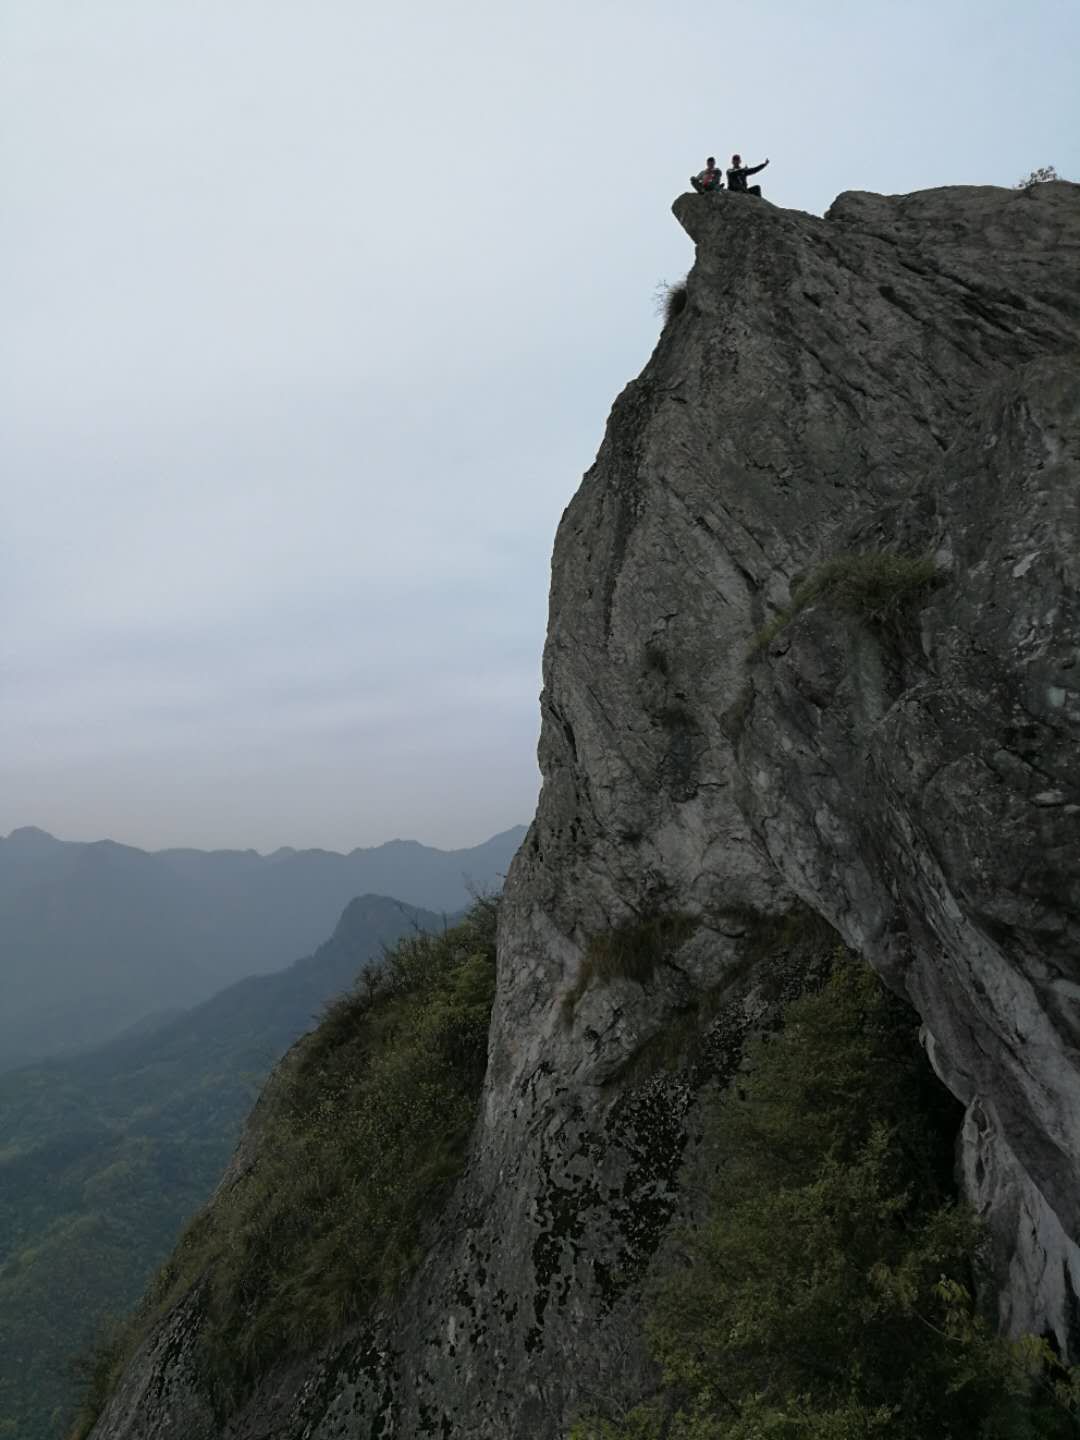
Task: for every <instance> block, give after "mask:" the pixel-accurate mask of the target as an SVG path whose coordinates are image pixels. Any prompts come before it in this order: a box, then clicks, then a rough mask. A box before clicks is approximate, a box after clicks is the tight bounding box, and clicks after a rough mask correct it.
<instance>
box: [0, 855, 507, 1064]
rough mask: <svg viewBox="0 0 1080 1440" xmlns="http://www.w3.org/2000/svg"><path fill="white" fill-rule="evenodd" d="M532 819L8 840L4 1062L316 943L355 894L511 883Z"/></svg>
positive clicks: (77, 1039) (429, 905)
mask: <svg viewBox="0 0 1080 1440" xmlns="http://www.w3.org/2000/svg"><path fill="white" fill-rule="evenodd" d="M523 834H524V829H523V828H522V827H517V828H515V829H512V830H508V831H505V832H504V833H503V834H500V835H496V836H494V837H493V838H492V839H491V840H488V841H486V842H485V843H484V844H483V845H477V846H474V847H473V848H471V849H467V850H436V849H433V848H432V847H430V846H426V845H421V844H418V843H417V842H415V841H408V840H394V841H391V842H390V843H388V844H386V845H380V846H377V847H375V848H373V849H367V850H353V851H352V852H351V853H350V854H348V855H341V854H337V853H335V852H333V851H329V850H290V849H288V848H286V849H282V850H277V851H275V852H274V853H273V854H272V855H260V854H258V853H257V852H256V851H254V850H214V851H201V850H159V851H155V852H148V851H145V850H139V849H136V848H134V847H133V846H130V845H118V844H116V843H114V842H113V841H111V840H101V841H96V842H94V843H89V844H84V843H80V842H72V841H63V840H57V839H56V838H55V837H53V836H51V835H49V834H47V833H46V832H45V831H43V830H38V829H34V828H32V827H27V828H24V829H20V830H14V831H13V832H12V833H11V835H9V836H8V837H7V839H0V986H2V989H3V995H4V1005H3V1007H2V1011H0V1070H2V1069H7V1068H11V1067H12V1066H14V1065H18V1064H25V1063H27V1062H28V1061H31V1060H36V1059H40V1058H43V1057H46V1056H49V1055H56V1054H63V1053H65V1052H71V1051H73V1050H77V1049H79V1048H82V1047H86V1046H90V1045H94V1044H99V1043H101V1042H102V1041H104V1040H107V1039H109V1038H110V1037H111V1036H114V1035H117V1034H119V1033H120V1032H121V1031H122V1030H124V1029H126V1028H127V1027H129V1026H131V1025H134V1024H137V1023H138V1022H139V1021H141V1020H142V1019H143V1018H144V1017H146V1016H147V1015H150V1014H153V1013H154V1012H160V1011H169V1010H172V1009H175V1008H177V1007H185V1006H190V1005H192V1004H194V1003H197V1002H198V1001H200V1000H203V999H205V998H206V997H208V996H209V995H212V994H213V993H214V992H215V991H217V990H220V989H222V988H223V987H224V986H226V985H228V984H229V983H230V982H231V981H233V980H236V979H238V978H239V977H241V976H243V975H248V974H251V973H252V972H254V971H272V970H275V969H278V968H280V967H281V966H283V965H286V964H288V963H289V961H290V960H292V959H293V958H294V957H295V956H297V955H302V954H305V953H306V952H308V951H310V950H311V949H313V947H314V946H315V945H317V944H318V943H319V940H320V939H321V938H322V937H323V936H324V935H326V933H327V932H328V931H329V930H330V928H331V927H332V926H333V924H334V921H335V919H336V917H337V916H338V915H339V914H340V913H341V910H342V908H343V907H344V906H345V905H346V904H347V903H348V901H349V900H350V899H351V898H352V897H353V896H355V895H358V894H364V893H374V894H381V895H390V896H393V897H394V898H395V899H397V900H401V901H403V902H405V903H407V904H410V905H416V906H421V907H424V908H426V909H428V910H432V911H435V912H449V911H456V910H460V909H461V908H462V907H463V906H464V905H465V904H466V903H467V902H468V899H469V893H470V890H471V889H479V890H489V889H492V888H497V887H498V886H499V885H500V884H501V879H502V876H503V875H504V874H505V872H506V868H507V866H508V865H509V863H510V858H511V856H512V855H513V853H514V851H515V850H516V848H517V846H518V845H519V843H520V841H521V838H522V836H523Z"/></svg>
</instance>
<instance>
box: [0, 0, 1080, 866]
mask: <svg viewBox="0 0 1080 1440" xmlns="http://www.w3.org/2000/svg"><path fill="white" fill-rule="evenodd" d="M1078 53H1080V6H1076V5H1075V4H1072V3H1050V0H1040V3H1035V4H1033V5H1029V6H1028V7H1026V8H1025V9H1023V10H1022V11H1021V10H1019V9H1017V8H1015V7H1012V6H1006V5H1004V4H998V3H990V4H978V5H976V4H974V3H970V4H968V3H964V4H961V3H943V4H936V5H933V6H931V5H929V4H927V3H923V0H917V3H912V4H909V5H907V6H904V7H897V6H894V5H888V4H885V3H875V4H869V5H867V4H860V5H856V4H854V3H848V0H844V3H837V4H834V5H832V6H830V7H828V11H827V13H825V14H821V13H809V12H808V11H807V10H806V7H804V6H799V5H796V4H795V3H794V0H789V3H782V0H765V3H762V4H760V5H758V6H755V7H754V8H753V9H752V10H745V9H744V8H742V7H736V6H734V5H732V4H720V5H719V6H717V5H711V6H706V5H704V4H702V3H699V0H686V3H676V4H668V5H664V6H660V5H659V4H642V3H634V0H625V3H623V4H621V5H618V6H616V5H614V4H611V3H608V0H602V3H601V0H597V3H593V4H584V5H582V4H571V3H569V0H553V3H550V4H548V5H547V6H545V7H543V9H542V10H540V9H539V8H538V7H537V8H536V9H534V8H533V7H524V6H518V7H515V6H513V5H510V6H507V5H506V4H502V5H496V4H495V3H493V0H471V3H470V0H466V3H463V4H461V5H460V6H458V7H455V8H454V9H453V10H448V9H446V8H445V7H438V6H436V5H434V4H432V3H430V0H424V3H420V0H416V3H405V4H402V5H399V6H395V7H393V8H392V9H391V8H380V7H376V6H373V5H368V4H363V3H346V0H315V3H313V4H309V5H304V6H300V5H297V4H289V3H286V0H260V3H255V0H233V3H232V4H230V5H229V6H220V5H217V4H211V3H210V0H183V3H181V0H155V3H148V0H100V3H96V4H94V5H92V6H89V7H85V6H83V7H80V6H77V5H75V4H72V3H69V0H9V3H8V4H7V5H6V6H5V7H4V9H3V14H2V17H0V122H2V132H3V133H2V138H0V166H2V170H3V175H4V181H5V188H6V192H7V200H8V210H7V215H6V224H5V229H4V233H3V235H2V236H0V260H2V270H0V273H2V277H3V278H2V280H0V287H2V300H3V306H4V315H5V321H6V323H5V329H4V336H3V340H2V341H0V379H2V390H0V464H2V465H3V473H4V476H5V481H6V483H5V486H4V496H3V510H2V513H0V521H2V529H0V566H2V570H0V597H2V600H3V605H4V610H5V616H6V620H7V623H6V625H5V627H4V634H3V639H2V641H0V833H3V834H6V833H7V832H8V831H10V830H11V829H13V828H16V827H18V826H23V825H36V826H40V827H41V828H43V829H46V830H48V831H50V832H52V833H54V834H56V835H59V836H60V837H61V838H75V839H99V838H104V837H106V836H108V837H109V838H112V839H115V840H118V841H121V842H124V843H128V844H132V845H138V846H141V847H143V848H148V849H161V848H166V847H169V846H175V845H191V846H196V847H198V848H206V849H209V848H219V847H228V848H233V847H235V848H242V849H246V848H254V849H258V850H260V851H262V852H268V851H273V850H274V849H277V848H278V847H279V846H282V845H291V846H295V847H297V848H306V847H309V846H316V847H320V848H325V849H332V850H341V851H349V850H352V849H354V848H356V847H358V846H365V847H366V846H370V845H376V844H379V843H381V842H383V841H385V840H389V839H393V838H397V837H401V838H409V839H417V840H420V841H422V842H424V843H426V844H432V845H438V846H440V847H442V848H451V849H455V848H461V847H464V846H467V845H474V844H477V843H480V842H481V841H482V840H484V839H486V838H488V837H489V836H491V835H493V834H495V833H497V832H500V831H503V830H506V829H508V828H510V827H511V826H512V825H516V824H520V823H527V822H528V821H529V819H530V818H531V816H532V812H533V807H534V804H535V796H536V791H537V786H538V778H539V777H538V775H537V771H536V761H535V746H536V738H537V732H538V727H539V708H538V704H537V697H538V694H539V689H540V652H541V648H542V645H543V639H544V630H545V624H546V602H547V589H548V569H549V562H550V553H551V545H552V542H553V539H554V534H555V527H556V525H557V523H558V519H559V516H560V514H561V512H562V510H563V508H564V506H565V505H566V503H567V502H568V501H569V499H570V498H571V496H572V495H573V493H574V491H575V490H576V488H577V485H578V483H579V480H580V477H581V475H582V473H583V472H584V471H585V470H586V469H587V468H588V467H589V465H590V464H591V463H592V460H593V457H594V455H595V452H596V449H597V447H598V445H599V442H600V440H601V437H602V434H603V427H604V422H605V420H606V417H607V414H608V411H609V409H610V406H611V404H612V402H613V400H614V399H615V396H616V395H617V394H618V392H619V391H620V390H621V389H622V387H623V386H624V385H625V384H626V383H627V381H629V380H630V379H631V378H632V377H633V376H634V375H636V374H637V373H638V372H639V371H640V370H641V368H642V366H643V365H644V364H645V362H646V360H647V359H648V356H649V354H650V351H651V349H652V347H653V345H654V343H655V341H656V338H657V335H658V333H659V328H660V322H659V320H658V318H657V315H656V313H655V305H654V292H655V289H656V286H657V284H658V282H660V281H662V280H673V279H676V278H678V277H680V276H681V275H682V274H684V273H685V271H686V270H687V268H688V267H689V265H690V263H691V260H692V246H691V244H690V241H689V240H688V238H687V237H686V235H685V234H684V233H683V232H682V230H681V229H680V227H679V226H678V225H677V223H676V222H675V221H674V219H673V218H672V216H671V214H670V205H671V202H672V200H673V199H674V198H675V197H676V195H677V194H679V193H680V192H681V191H682V190H683V189H685V188H686V179H687V176H688V175H689V174H690V172H691V171H692V170H697V169H699V168H700V167H701V165H702V164H703V163H704V159H705V156H706V154H707V153H715V154H717V155H719V156H721V157H726V156H727V155H729V154H730V153H731V152H732V151H733V150H736V149H738V150H740V151H741V153H742V154H743V156H744V157H745V159H746V160H747V161H749V162H754V163H756V162H757V161H760V160H763V159H765V157H766V156H769V157H770V158H771V161H772V163H771V165H770V167H769V169H768V170H766V171H765V172H764V174H763V175H762V176H761V177H760V178H761V179H762V181H763V183H764V187H765V194H766V197H767V198H768V199H769V200H772V201H774V202H775V203H776V204H778V205H783V206H790V207H793V208H799V209H805V210H810V211H813V212H814V213H819V214H820V213H822V212H823V211H824V210H825V209H826V208H827V207H828V205H829V204H830V203H831V201H832V200H833V199H834V197H835V196H836V194H837V193H839V192H840V191H842V190H845V189H860V188H861V189H874V190H880V191H883V192H886V193H896V192H903V191H908V190H911V189H920V188H927V187H930V186H936V185H942V184H987V183H992V184H999V185H1012V184H1015V183H1016V182H1017V181H1018V180H1019V179H1020V178H1021V177H1023V176H1024V175H1026V174H1027V173H1028V172H1029V171H1031V170H1032V169H1033V168H1035V167H1037V166H1042V165H1048V164H1053V165H1055V166H1056V167H1057V169H1058V171H1059V173H1060V174H1061V175H1062V176H1064V177H1068V178H1074V179H1080V101H1078V100H1077V90H1078V87H1077V86H1076V84H1075V70H1076V56H1077V54H1078Z"/></svg>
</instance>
